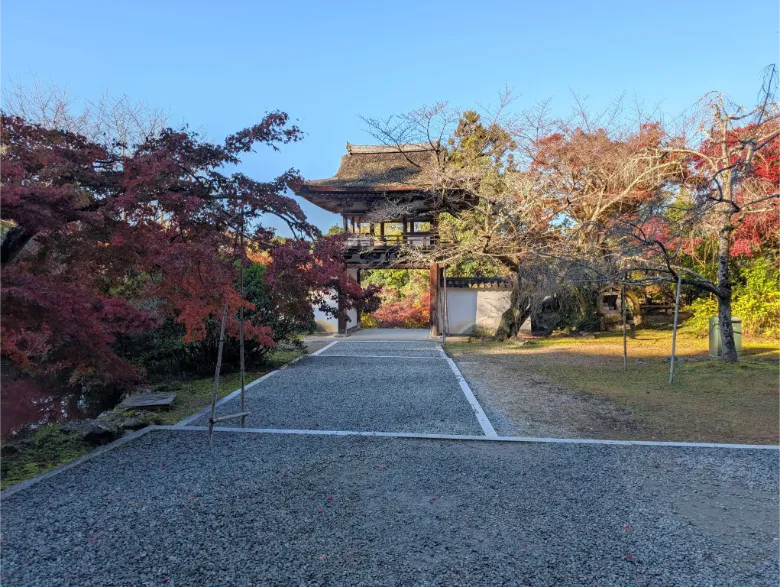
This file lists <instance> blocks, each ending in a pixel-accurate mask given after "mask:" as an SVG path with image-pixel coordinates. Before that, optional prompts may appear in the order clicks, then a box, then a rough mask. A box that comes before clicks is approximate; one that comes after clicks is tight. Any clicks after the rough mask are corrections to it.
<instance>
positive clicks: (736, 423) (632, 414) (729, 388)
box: [447, 330, 780, 444]
mask: <svg viewBox="0 0 780 587" xmlns="http://www.w3.org/2000/svg"><path fill="white" fill-rule="evenodd" d="M622 345H623V342H622V336H621V335H619V334H614V333H604V334H599V335H598V336H597V337H596V338H582V337H574V336H561V337H550V338H546V339H529V340H525V341H520V342H514V343H483V342H480V341H477V340H472V341H471V342H466V340H465V339H461V340H460V341H458V340H454V341H452V342H450V343H449V344H448V345H447V352H448V353H449V354H450V356H452V357H453V358H454V359H455V360H456V361H457V363H458V366H459V367H460V369H461V371H462V372H463V375H464V376H465V377H466V379H467V380H468V382H469V384H470V385H471V387H472V389H473V390H474V393H475V394H476V396H477V398H478V400H479V401H480V403H481V404H482V405H483V407H484V409H485V410H486V412H487V414H488V417H489V418H490V420H491V422H492V423H493V426H494V427H495V428H496V431H497V432H498V433H499V434H503V435H521V436H546V437H562V438H604V439H628V440H667V441H669V440H678V441H691V442H729V443H756V444H777V443H778V376H779V375H780V371H779V370H778V363H777V357H778V348H777V347H778V344H777V342H776V341H746V342H745V345H744V354H743V358H742V360H741V361H740V362H739V363H738V364H737V365H733V364H725V363H723V362H721V361H714V360H709V359H708V357H707V349H706V345H707V341H706V340H705V341H702V340H701V339H697V338H695V337H693V336H691V335H688V334H687V333H681V334H680V336H679V338H678V356H680V357H682V359H683V361H682V362H680V363H678V364H677V365H676V376H675V383H674V385H671V386H670V385H669V381H668V378H669V367H670V364H669V359H668V356H669V355H670V349H671V333H670V332H668V331H663V330H662V331H655V330H645V331H641V330H640V331H638V332H636V333H634V335H633V337H631V338H629V339H628V355H629V361H628V370H627V371H624V369H623V359H622V352H623V346H622Z"/></svg>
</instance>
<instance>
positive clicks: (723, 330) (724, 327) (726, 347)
mask: <svg viewBox="0 0 780 587" xmlns="http://www.w3.org/2000/svg"><path fill="white" fill-rule="evenodd" d="M730 220H731V218H730V215H728V214H727V215H726V218H725V223H724V225H723V227H722V228H721V229H720V231H719V232H718V289H719V290H720V295H718V324H719V326H720V342H721V348H722V349H723V356H722V357H721V358H722V359H723V360H724V361H736V360H737V345H736V343H735V342H734V326H733V325H732V323H731V282H730V281H729V261H730V259H731V253H730V248H731V231H732V230H733V227H732V226H731V222H730Z"/></svg>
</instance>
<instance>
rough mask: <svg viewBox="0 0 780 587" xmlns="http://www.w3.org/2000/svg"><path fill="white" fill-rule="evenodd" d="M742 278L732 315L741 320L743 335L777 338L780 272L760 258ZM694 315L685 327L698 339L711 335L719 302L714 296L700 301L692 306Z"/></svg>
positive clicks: (732, 307)
mask: <svg viewBox="0 0 780 587" xmlns="http://www.w3.org/2000/svg"><path fill="white" fill-rule="evenodd" d="M739 277H740V278H741V279H742V280H743V281H744V283H742V284H737V285H736V286H735V287H734V296H733V299H732V302H731V311H732V314H733V315H734V316H736V317H739V318H741V319H742V332H743V333H744V334H747V335H749V336H777V335H778V334H780V327H779V326H778V317H779V316H780V286H779V285H778V279H779V278H780V272H778V269H777V267H776V266H775V265H774V264H773V263H772V262H770V261H769V260H767V259H766V258H758V259H755V260H754V261H752V262H751V263H750V264H749V265H747V266H746V267H744V268H742V270H741V271H740V272H739ZM690 310H691V312H692V313H693V315H692V316H691V318H689V319H688V320H686V322H685V326H686V327H687V328H690V329H691V330H692V331H693V332H694V333H695V334H697V335H699V336H706V335H707V334H708V332H709V319H710V318H711V317H713V316H717V315H718V301H717V300H716V299H715V298H714V297H707V298H699V299H697V300H695V301H694V302H693V303H692V304H691V305H690Z"/></svg>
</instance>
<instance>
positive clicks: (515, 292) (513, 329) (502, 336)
mask: <svg viewBox="0 0 780 587" xmlns="http://www.w3.org/2000/svg"><path fill="white" fill-rule="evenodd" d="M530 315H531V304H530V303H529V300H528V297H527V296H524V295H523V294H522V293H521V291H520V275H519V274H518V276H517V279H516V280H515V283H514V286H513V287H512V295H511V297H510V299H509V308H507V310H506V311H505V312H504V313H503V314H502V315H501V322H500V323H499V325H498V328H497V329H496V333H495V335H494V337H495V338H497V339H498V340H507V339H509V338H512V337H513V336H517V333H518V332H520V327H521V326H522V325H523V323H524V322H525V321H526V320H528V317H529V316H530Z"/></svg>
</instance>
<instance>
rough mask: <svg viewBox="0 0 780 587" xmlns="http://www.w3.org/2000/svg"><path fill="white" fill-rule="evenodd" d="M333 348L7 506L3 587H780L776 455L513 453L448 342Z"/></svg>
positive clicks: (605, 449) (580, 445)
mask: <svg viewBox="0 0 780 587" xmlns="http://www.w3.org/2000/svg"><path fill="white" fill-rule="evenodd" d="M333 342H335V344H330V343H329V344H328V345H327V346H322V347H321V348H320V349H319V350H318V351H315V352H316V354H315V355H314V356H308V357H304V358H303V359H301V360H299V361H297V362H295V363H294V364H291V365H290V366H288V367H286V368H283V369H281V370H279V371H277V372H274V373H273V374H269V375H267V376H265V377H263V378H261V380H259V381H258V382H256V383H254V384H253V385H252V386H251V387H250V389H249V390H248V393H247V403H248V408H249V409H250V410H251V412H252V414H251V416H250V417H249V418H248V422H247V426H249V427H251V428H249V427H248V428H245V429H238V428H231V427H226V426H218V427H217V429H216V431H215V433H214V438H213V443H212V445H211V446H210V445H209V439H208V434H207V432H206V429H205V428H204V427H203V426H200V424H203V423H205V422H206V420H205V419H204V418H203V416H202V415H194V416H193V417H192V418H189V419H188V421H186V422H183V423H181V425H178V426H156V427H149V428H146V429H144V430H141V431H138V432H136V433H133V434H131V435H129V436H126V437H125V438H123V439H121V440H120V441H117V442H116V443H114V444H113V445H109V446H108V447H105V448H103V449H101V450H98V451H95V452H93V453H91V454H90V455H88V456H86V457H83V458H82V459H78V460H77V461H75V462H74V463H72V464H70V465H68V466H66V467H63V468H61V469H60V470H58V471H55V472H53V473H50V474H46V475H43V476H40V477H38V478H36V479H35V480H32V481H31V482H27V483H23V484H21V485H20V486H17V487H14V488H11V490H8V491H6V492H3V498H2V499H3V503H2V513H3V515H2V518H0V522H1V523H2V539H3V544H2V547H3V551H2V554H3V564H2V567H1V568H0V573H1V575H0V583H1V584H3V585H65V584H73V585H130V584H134V585H247V584H263V585H265V584H269V585H270V584H273V585H277V584H278V585H357V584H362V585H375V584H381V585H713V584H718V585H720V584H724V585H776V584H777V577H778V523H779V520H778V495H777V483H778V451H777V448H773V447H760V448H756V447H748V446H737V445H734V446H730V447H724V446H714V445H710V446H695V445H691V444H687V445H673V444H663V443H646V444H642V443H631V442H615V441H598V440H577V439H566V440H560V439H559V440H555V439H529V438H518V437H514V438H501V437H495V436H493V435H492V434H493V433H492V427H490V423H489V422H487V419H485V418H484V414H482V412H481V409H480V408H479V405H478V404H476V400H473V396H471V394H470V391H469V388H468V385H466V383H465V382H464V381H463V379H462V378H461V377H460V376H459V374H458V371H457V369H456V368H455V367H454V364H453V363H452V362H451V361H450V360H449V359H448V358H446V356H445V355H444V354H443V352H442V351H441V348H440V347H439V345H438V344H437V343H435V342H429V341H396V342H381V343H380V342H372V341H366V340H365V338H364V339H363V341H362V342H361V340H360V339H347V340H344V339H340V340H338V341H333ZM237 407H238V400H237V399H236V398H235V397H233V398H230V397H229V398H227V399H226V401H224V402H223V403H222V404H221V405H220V406H219V411H220V413H227V412H233V411H236V410H237ZM230 425H232V426H236V425H237V422H232V423H230ZM445 435H447V437H444V436H445Z"/></svg>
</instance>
